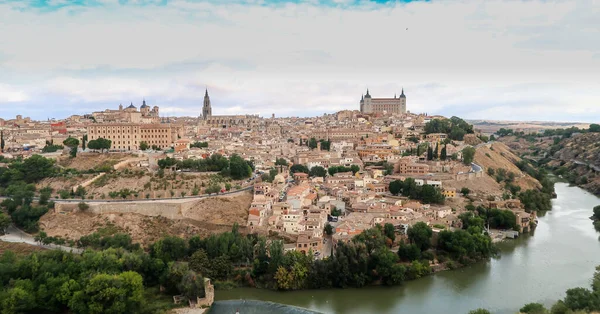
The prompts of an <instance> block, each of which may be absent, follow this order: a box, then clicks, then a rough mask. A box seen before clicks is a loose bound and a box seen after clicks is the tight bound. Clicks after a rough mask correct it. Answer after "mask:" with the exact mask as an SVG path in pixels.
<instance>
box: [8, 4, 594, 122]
mask: <svg viewBox="0 0 600 314" xmlns="http://www.w3.org/2000/svg"><path fill="white" fill-rule="evenodd" d="M71 3H72V2H71ZM83 4H86V3H83ZM87 4H88V5H87V6H86V5H77V6H74V5H69V4H65V3H63V1H62V0H53V1H52V2H51V3H47V5H49V6H51V7H52V10H48V9H42V8H39V7H31V6H24V5H23V3H21V2H8V3H4V4H1V3H0V20H2V21H3V27H2V28H0V38H2V40H0V52H1V53H0V84H4V85H8V84H13V83H14V82H18V83H19V84H20V85H19V86H23V88H22V89H21V90H23V91H24V90H27V91H31V92H29V93H28V95H29V96H28V97H26V96H27V95H26V94H22V97H16V96H15V94H14V93H15V92H14V90H15V89H14V88H11V90H13V92H12V93H13V95H12V96H10V99H17V100H13V101H16V102H19V103H22V104H23V105H24V106H19V107H18V108H16V107H15V108H12V109H11V111H10V114H13V113H16V112H17V111H24V112H22V113H23V114H27V113H26V111H27V110H30V109H29V108H32V106H40V104H43V103H44V101H53V102H56V103H60V104H71V105H74V104H79V105H80V106H73V107H65V108H68V110H72V109H71V108H75V109H74V110H80V108H90V106H92V105H94V106H100V107H99V108H93V109H95V110H102V109H104V108H105V107H106V106H110V107H114V106H116V105H118V103H119V102H123V103H128V102H130V101H136V100H138V101H139V99H140V98H142V97H146V98H147V99H152V100H153V101H154V102H156V103H162V104H164V105H165V106H167V107H170V108H173V109H169V110H173V111H172V113H173V114H175V113H193V112H194V111H195V112H197V113H198V114H199V112H200V106H199V105H198V104H201V99H202V96H203V91H204V87H205V86H208V88H209V91H210V93H211V99H212V101H213V107H214V108H213V113H215V114H219V113H221V114H230V113H260V114H264V115H270V114H271V113H276V115H278V116H281V115H314V114H322V113H323V112H332V111H335V110H340V109H357V108H358V100H359V99H360V95H361V93H364V91H365V90H366V88H367V87H368V88H370V90H371V93H372V95H373V96H375V97H392V96H393V94H394V93H400V90H401V88H402V87H404V88H405V92H406V94H407V96H408V108H409V110H411V111H413V112H425V111H427V112H428V113H444V114H447V115H453V114H457V115H458V114H462V115H465V116H468V117H471V118H495V117H497V116H498V115H504V116H506V117H509V118H518V119H533V118H535V115H541V114H543V115H545V116H548V117H554V118H555V119H566V118H569V115H571V116H572V117H575V118H579V117H580V116H579V114H580V113H581V112H582V111H586V110H589V109H590V108H592V110H591V111H589V112H591V115H590V116H589V117H588V118H589V119H599V118H600V113H598V111H597V110H595V109H593V106H594V105H598V103H599V102H600V95H599V92H598V90H600V88H599V87H600V86H599V85H600V82H599V81H598V80H597V78H596V76H597V72H598V69H600V58H598V55H600V44H599V41H597V40H595V38H598V37H600V36H599V35H600V25H598V23H597V21H598V20H600V12H599V9H598V7H597V6H594V5H593V4H592V3H591V2H589V1H585V0H581V1H542V0H534V1H497V0H493V1H469V2H463V1H432V2H411V3H400V2H388V3H385V4H378V3H375V2H373V1H318V2H313V3H295V2H294V1H289V2H286V3H282V4H277V5H274V4H273V3H272V2H271V1H253V2H250V1H205V2H196V1H187V0H174V1H154V0H152V1H127V2H123V1H111V0H101V1H94V2H93V3H92V2H89V3H87ZM23 21H28V22H25V23H24V22H23ZM407 28H408V30H407ZM3 73H4V74H3ZM0 86H2V85H0ZM557 89H558V90H562V91H560V92H557ZM19 90H20V89H17V92H18V91H19ZM0 91H2V90H1V89H0ZM22 93H24V92H22ZM6 95H8V93H7V94H6ZM557 95H559V96H557ZM34 97H35V98H34ZM4 98H8V96H5V95H0V102H2V99H4ZM5 102H6V101H5ZM525 106H529V107H527V108H534V109H535V110H533V109H532V110H528V109H527V108H525ZM161 108H162V107H161ZM175 108H178V109H175ZM542 108H543V110H541V111H540V109H542ZM566 108H568V110H566ZM56 110H57V113H58V114H62V115H68V114H69V113H70V112H68V111H66V110H67V109H64V110H63V109H60V108H56ZM60 110H63V111H60ZM165 110H166V108H165ZM165 110H162V109H161V111H162V112H165V113H166V112H168V111H165ZM186 110H187V111H186ZM3 111H4V110H3ZM78 113H81V112H78ZM2 114H3V113H2ZM196 115H197V114H196ZM475 115H481V116H475ZM487 115H490V116H487ZM532 115H533V116H534V117H532Z"/></svg>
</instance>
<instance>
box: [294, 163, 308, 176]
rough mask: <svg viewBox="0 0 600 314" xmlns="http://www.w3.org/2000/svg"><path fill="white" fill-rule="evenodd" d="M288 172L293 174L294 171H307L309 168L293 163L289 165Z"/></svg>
mask: <svg viewBox="0 0 600 314" xmlns="http://www.w3.org/2000/svg"><path fill="white" fill-rule="evenodd" d="M290 172H291V173H292V174H294V173H296V172H303V173H309V170H308V168H307V167H306V166H305V165H301V164H295V165H292V166H291V167H290Z"/></svg>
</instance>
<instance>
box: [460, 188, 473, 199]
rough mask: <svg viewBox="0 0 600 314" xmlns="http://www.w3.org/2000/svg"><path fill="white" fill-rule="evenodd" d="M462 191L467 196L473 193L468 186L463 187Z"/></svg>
mask: <svg viewBox="0 0 600 314" xmlns="http://www.w3.org/2000/svg"><path fill="white" fill-rule="evenodd" d="M460 193H462V195H463V196H465V197H466V196H467V195H469V193H471V190H469V188H467V187H463V188H462V189H460Z"/></svg>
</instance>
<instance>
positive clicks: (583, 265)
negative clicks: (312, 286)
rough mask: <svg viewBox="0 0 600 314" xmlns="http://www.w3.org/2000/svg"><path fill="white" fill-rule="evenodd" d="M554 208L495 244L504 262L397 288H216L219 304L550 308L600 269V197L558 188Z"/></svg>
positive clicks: (416, 309) (370, 309) (337, 309)
mask: <svg viewBox="0 0 600 314" xmlns="http://www.w3.org/2000/svg"><path fill="white" fill-rule="evenodd" d="M556 192H557V194H558V198H556V199H554V200H552V204H553V209H552V211H549V212H547V213H546V214H545V215H544V214H542V215H540V216H539V225H538V227H537V229H536V231H535V235H534V236H530V235H522V236H521V237H519V238H518V239H515V240H510V241H505V242H502V243H499V244H498V247H499V249H500V254H501V257H500V258H495V259H492V260H491V261H489V262H484V263H479V264H476V265H472V266H469V267H466V268H463V269H459V270H453V271H447V272H441V273H438V274H436V275H434V276H430V277H426V278H421V279H419V280H415V281H410V282H406V283H405V284H404V285H402V286H398V287H391V288H389V287H368V288H363V289H345V290H341V289H330V290H310V291H298V292H288V293H280V292H274V291H267V290H259V289H234V290H231V291H218V292H217V293H216V297H217V299H220V300H225V299H239V298H242V297H243V298H245V299H258V300H268V301H273V302H278V303H284V304H292V305H296V306H300V307H305V308H309V309H312V310H315V311H319V312H323V313H344V314H354V313H357V314H358V313H394V314H396V313H467V312H468V311H469V310H472V309H475V308H478V307H484V308H487V309H489V310H490V311H492V313H498V314H509V313H510V314H513V313H515V312H516V311H518V309H519V308H520V307H521V306H523V305H524V304H526V303H529V302H540V303H543V304H545V305H547V306H549V305H551V303H552V302H554V301H556V300H557V299H559V298H562V297H564V292H565V290H567V289H569V288H573V287H579V286H588V285H589V281H590V278H591V277H592V274H593V272H594V269H595V266H596V264H600V242H599V239H598V233H597V232H596V231H595V230H594V228H593V225H592V223H591V221H590V220H589V216H590V215H591V212H592V208H593V207H594V206H596V205H598V204H600V199H599V198H597V197H595V196H593V195H592V194H590V193H587V192H584V191H583V190H581V189H580V188H577V187H569V186H568V185H567V184H565V183H557V184H556Z"/></svg>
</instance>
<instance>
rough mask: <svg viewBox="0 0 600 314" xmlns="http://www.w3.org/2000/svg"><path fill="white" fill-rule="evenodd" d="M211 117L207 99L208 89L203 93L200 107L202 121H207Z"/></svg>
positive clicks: (208, 99)
mask: <svg viewBox="0 0 600 314" xmlns="http://www.w3.org/2000/svg"><path fill="white" fill-rule="evenodd" d="M211 116H212V108H211V106H210V97H208V88H207V89H206V92H205V93H204V105H203V106H202V119H204V120H208V118H210V117H211Z"/></svg>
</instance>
